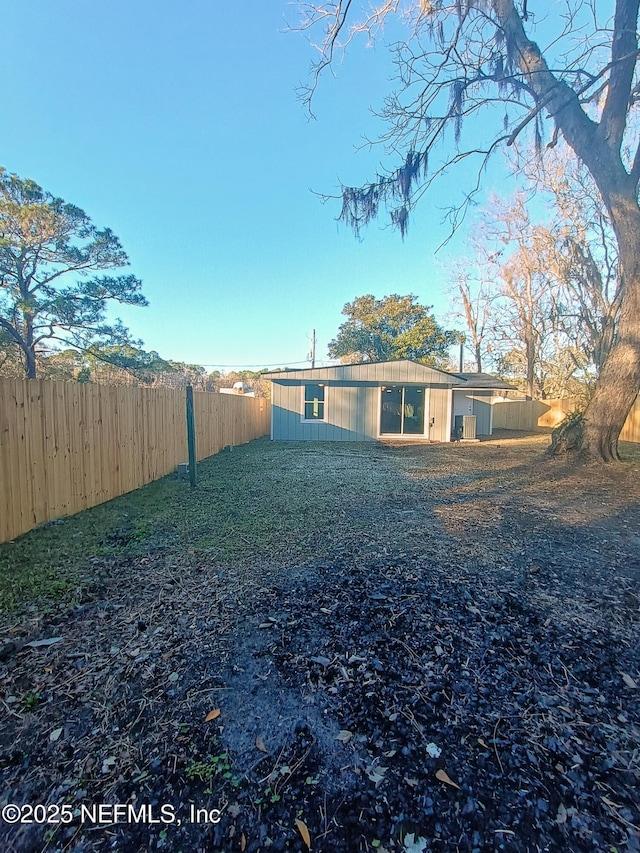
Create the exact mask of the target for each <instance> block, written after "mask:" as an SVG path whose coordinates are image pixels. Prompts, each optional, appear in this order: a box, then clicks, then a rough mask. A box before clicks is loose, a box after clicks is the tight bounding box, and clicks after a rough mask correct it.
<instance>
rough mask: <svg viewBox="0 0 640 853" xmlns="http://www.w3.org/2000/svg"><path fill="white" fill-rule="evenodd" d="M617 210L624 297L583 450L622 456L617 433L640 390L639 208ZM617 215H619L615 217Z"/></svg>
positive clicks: (587, 415) (596, 454)
mask: <svg viewBox="0 0 640 853" xmlns="http://www.w3.org/2000/svg"><path fill="white" fill-rule="evenodd" d="M635 207H636V210H635V211H633V209H631V210H629V211H627V212H626V214H625V215H623V216H622V217H621V216H620V211H618V217H617V219H618V221H617V222H616V223H615V225H616V230H617V232H618V245H619V250H620V272H621V279H622V287H623V291H622V303H621V307H620V315H619V318H618V330H617V334H616V339H615V343H614V345H613V347H612V348H611V350H610V352H609V355H608V357H607V360H606V361H605V363H604V365H603V368H602V372H601V374H600V378H599V381H598V383H597V385H596V389H595V393H594V395H593V398H592V399H591V401H590V403H589V405H588V406H587V408H586V410H585V413H584V420H585V424H584V437H583V441H582V453H583V454H584V455H586V456H589V457H594V458H598V457H599V458H601V459H604V460H605V461H607V462H609V461H611V460H614V459H618V458H619V456H618V437H619V435H620V432H621V430H622V427H623V426H624V422H625V420H626V418H627V414H628V413H629V410H630V409H631V407H632V406H633V404H634V402H635V400H636V397H637V396H638V393H639V392H640V210H638V207H637V204H636V205H635ZM614 221H615V220H614Z"/></svg>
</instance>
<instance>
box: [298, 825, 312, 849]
mask: <svg viewBox="0 0 640 853" xmlns="http://www.w3.org/2000/svg"><path fill="white" fill-rule="evenodd" d="M296 826H297V827H298V832H299V833H300V835H301V836H302V840H303V841H304V843H305V844H306V845H307V849H308V850H311V836H310V835H309V830H308V829H307V824H306V823H305V822H304V821H303V820H300V818H296Z"/></svg>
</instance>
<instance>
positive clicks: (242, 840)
mask: <svg viewBox="0 0 640 853" xmlns="http://www.w3.org/2000/svg"><path fill="white" fill-rule="evenodd" d="M246 847H247V836H246V835H245V834H244V832H243V833H242V837H241V838H240V851H241V853H242V851H244V850H245V849H246Z"/></svg>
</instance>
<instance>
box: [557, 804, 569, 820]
mask: <svg viewBox="0 0 640 853" xmlns="http://www.w3.org/2000/svg"><path fill="white" fill-rule="evenodd" d="M566 822H567V810H566V809H565V807H564V806H563V805H562V803H560V805H559V806H558V814H557V815H556V823H557V824H559V825H562V824H563V823H566Z"/></svg>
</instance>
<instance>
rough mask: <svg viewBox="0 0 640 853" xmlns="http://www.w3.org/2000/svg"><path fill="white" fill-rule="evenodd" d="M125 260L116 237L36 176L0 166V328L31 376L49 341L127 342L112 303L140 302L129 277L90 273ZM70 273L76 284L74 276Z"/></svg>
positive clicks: (84, 344)
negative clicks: (109, 317) (112, 315)
mask: <svg viewBox="0 0 640 853" xmlns="http://www.w3.org/2000/svg"><path fill="white" fill-rule="evenodd" d="M128 263H129V261H128V258H127V255H126V254H125V252H124V250H123V248H122V246H121V245H120V241H119V240H118V238H117V237H116V236H115V234H113V232H112V231H111V230H110V229H108V228H103V229H99V228H96V226H95V225H94V224H93V223H92V222H91V220H90V219H89V217H88V216H87V214H86V213H85V212H84V211H83V210H81V209H80V208H79V207H76V206H74V205H72V204H68V203H67V202H65V201H63V200H62V199H60V198H56V197H55V196H53V195H51V193H48V192H45V190H43V189H42V187H40V186H38V184H37V183H36V182H35V181H32V180H25V179H22V178H19V177H18V176H17V175H12V174H9V173H8V172H7V171H6V169H4V168H2V167H0V332H1V333H2V341H1V343H2V347H3V349H4V348H6V347H12V348H13V349H14V350H18V351H19V353H20V356H21V358H22V361H23V364H24V373H25V375H26V376H27V377H28V378H30V379H34V378H35V376H36V370H37V358H36V356H37V353H38V352H39V351H40V350H42V349H43V348H44V347H45V346H46V345H47V343H49V342H51V341H58V342H62V343H63V344H64V345H65V346H67V347H68V346H71V347H74V348H78V349H81V350H92V349H94V350H96V351H98V350H104V349H105V348H106V347H109V346H117V347H118V346H119V347H122V346H131V345H132V343H133V342H132V341H131V339H130V336H129V333H128V331H127V330H126V329H125V327H124V326H123V325H122V323H121V322H120V321H119V320H116V321H115V323H107V322H106V309H107V305H108V303H110V302H120V303H123V304H126V305H146V304H147V301H146V299H145V298H144V296H143V295H142V294H141V292H140V286H141V282H140V281H139V279H137V278H136V277H135V276H133V275H116V276H114V275H95V274H94V273H96V272H98V271H101V270H108V271H111V270H115V269H119V268H122V267H125V266H127V265H128ZM72 277H75V281H72V280H71V279H72Z"/></svg>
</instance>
